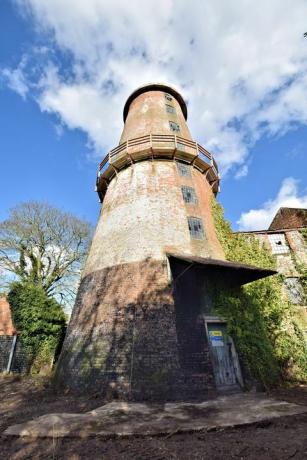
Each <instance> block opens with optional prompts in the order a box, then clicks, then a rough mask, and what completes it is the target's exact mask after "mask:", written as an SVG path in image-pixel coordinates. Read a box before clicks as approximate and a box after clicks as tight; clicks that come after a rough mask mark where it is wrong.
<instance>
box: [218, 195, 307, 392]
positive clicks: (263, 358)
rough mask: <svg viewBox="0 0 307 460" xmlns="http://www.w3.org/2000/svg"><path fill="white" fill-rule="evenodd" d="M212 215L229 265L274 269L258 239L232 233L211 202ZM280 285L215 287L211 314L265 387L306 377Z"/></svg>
mask: <svg viewBox="0 0 307 460" xmlns="http://www.w3.org/2000/svg"><path fill="white" fill-rule="evenodd" d="M212 210H213V217H214V222H215V226H216V231H217V236H218V238H219V241H220V242H221V244H222V247H223V249H224V251H225V256H226V258H227V259H228V260H231V261H235V262H241V263H245V264H250V265H255V266H259V267H262V268H271V269H275V266H276V262H275V259H274V257H273V256H272V255H271V254H270V252H269V251H268V250H267V248H266V247H265V246H264V245H263V244H261V243H260V242H259V240H258V239H257V238H256V237H254V236H253V235H244V234H240V233H232V229H231V226H230V224H229V222H227V221H226V220H225V219H224V215H223V209H222V207H221V206H220V205H219V204H218V203H217V202H216V201H215V200H214V201H213V202H212ZM282 284H283V278H282V276H281V275H274V276H270V277H267V278H263V279H261V280H258V281H255V282H253V283H249V284H247V285H245V286H243V287H241V288H238V289H233V290H232V291H229V290H227V291H225V290H223V289H220V288H219V289H216V292H215V293H214V306H215V309H216V311H217V312H218V313H219V314H220V315H222V316H223V317H224V318H225V319H226V320H227V327H228V331H229V334H230V335H232V336H233V338H234V340H235V342H236V346H237V349H238V352H239V354H240V355H241V357H242V359H243V361H244V363H245V364H246V366H247V367H248V369H249V371H250V373H251V374H252V375H253V376H254V377H255V378H256V379H257V380H259V381H260V382H262V383H263V384H264V386H266V387H270V386H272V385H274V384H276V383H277V382H278V381H279V379H280V378H281V377H284V378H285V377H286V378H296V379H301V380H304V379H306V378H307V363H306V359H305V356H306V355H305V353H306V350H304V339H303V336H302V332H301V331H300V329H299V327H298V325H297V324H296V323H295V321H294V319H293V312H292V306H291V305H290V303H289V302H288V301H287V300H286V299H285V297H284V295H283V291H282Z"/></svg>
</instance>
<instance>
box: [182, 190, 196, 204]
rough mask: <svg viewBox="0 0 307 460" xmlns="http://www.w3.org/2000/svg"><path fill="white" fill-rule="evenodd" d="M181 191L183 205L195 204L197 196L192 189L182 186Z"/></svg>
mask: <svg viewBox="0 0 307 460" xmlns="http://www.w3.org/2000/svg"><path fill="white" fill-rule="evenodd" d="M181 191H182V196H183V199H184V201H185V203H191V204H197V196H196V193H195V189H194V188H193V187H187V186H186V185H183V186H182V187H181Z"/></svg>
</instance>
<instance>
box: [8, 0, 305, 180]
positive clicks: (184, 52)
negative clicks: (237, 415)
mask: <svg viewBox="0 0 307 460" xmlns="http://www.w3.org/2000/svg"><path fill="white" fill-rule="evenodd" d="M15 1H16V3H17V4H18V6H19V9H20V11H21V12H23V13H25V14H28V13H30V14H28V16H27V17H29V18H31V20H33V21H34V23H35V25H36V28H37V31H38V33H39V34H40V35H41V37H40V38H41V40H42V39H43V37H44V35H43V34H44V33H46V32H47V34H46V36H45V37H46V38H45V46H44V63H45V64H46V66H45V65H42V66H41V72H40V78H38V77H37V74H36V75H35V77H33V76H32V77H31V78H32V80H31V84H32V86H31V87H32V88H33V87H34V88H35V97H36V98H37V100H38V102H39V104H40V107H41V109H42V110H45V111H48V112H54V113H57V114H58V116H59V118H60V120H61V122H63V123H65V124H66V125H67V126H68V127H69V128H72V129H74V128H78V129H82V130H83V131H84V132H86V133H87V134H88V136H89V140H90V142H91V144H92V145H94V146H95V150H96V151H97V150H99V149H107V148H110V147H113V146H114V145H116V144H117V142H118V139H119V136H120V129H121V111H122V108H123V104H124V102H125V99H126V97H127V96H128V95H129V93H130V92H131V91H132V90H134V89H135V88H136V87H137V86H140V85H142V84H144V83H148V82H150V81H163V82H166V83H170V84H173V85H175V86H177V87H178V89H179V90H181V91H182V93H183V95H184V97H185V98H186V99H188V102H189V112H190V113H189V125H190V127H191V130H192V133H193V134H194V137H195V138H196V139H197V140H198V141H199V142H200V143H203V144H204V145H205V146H206V147H207V148H208V149H211V150H212V151H213V152H214V153H215V154H216V158H217V160H218V163H219V165H220V166H221V167H222V169H223V171H227V170H229V169H230V168H231V167H235V169H238V171H237V173H236V176H237V177H242V176H243V175H244V174H246V172H247V168H246V166H245V163H246V161H247V158H248V151H249V149H250V147H251V146H252V145H253V144H254V143H255V141H256V140H258V139H259V138H260V137H261V136H262V135H264V134H266V135H271V136H272V135H276V134H279V133H283V132H286V131H287V130H288V129H291V128H292V127H293V125H295V124H297V123H307V105H306V104H304V101H305V95H306V90H307V77H306V76H305V75H306V69H307V40H306V39H304V38H303V32H305V28H306V20H305V19H306V17H307V3H306V2H305V1H304V0H297V1H296V3H295V7H293V2H292V1H291V0H282V1H281V2H280V0H271V1H270V2H267V0H258V2H254V1H253V0H237V1H236V2H229V1H226V0H222V1H219V2H216V1H215V0H208V1H206V2H198V1H196V0H194V1H191V2H186V1H185V0H176V1H175V0H148V1H146V2H144V1H141V0H131V1H129V2H127V1H126V0H113V1H112V2H108V1H106V0H87V1H83V2H82V1H77V2H76V1H75V0H66V1H65V2H63V1H62V0H15ZM50 36H51V40H50ZM47 37H48V38H47ZM48 49H49V52H48ZM55 49H57V50H61V51H62V52H64V53H65V60H64V61H65V64H64V63H63V61H61V59H59V58H58V55H59V52H58V51H57V52H55ZM40 59H41V58H40ZM48 60H49V63H48ZM50 62H53V64H50ZM11 72H15V71H14V70H12V71H11ZM33 78H34V80H35V82H34V86H33ZM21 81H22V80H21ZM29 84H30V83H28V85H29ZM37 84H38V86H37ZM11 87H12V85H11ZM24 89H25V88H24ZM16 90H17V87H16ZM25 94H26V93H25Z"/></svg>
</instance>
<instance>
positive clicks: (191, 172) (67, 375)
mask: <svg viewBox="0 0 307 460" xmlns="http://www.w3.org/2000/svg"><path fill="white" fill-rule="evenodd" d="M186 118H187V108H186V104H185V102H184V100H183V99H182V97H181V95H180V94H179V93H178V92H177V91H176V90H174V89H173V88H171V87H168V86H165V85H161V84H152V85H148V86H145V87H142V88H139V89H138V90H136V91H135V92H134V93H132V95H131V96H130V97H129V98H128V100H127V103H126V105H125V108H124V121H125V126H124V129H123V133H122V136H121V139H120V144H119V146H118V147H115V148H114V149H113V150H111V152H109V153H108V154H107V155H106V157H105V158H104V159H103V161H102V162H101V164H100V166H99V173H98V178H97V192H98V195H99V197H100V200H101V201H102V202H103V205H102V208H101V214H100V218H99V222H98V225H97V228H96V232H95V235H94V238H93V242H92V245H91V249H90V252H89V255H88V259H87V262H86V265H85V268H84V272H83V275H82V279H81V283H80V288H79V291H78V295H77V299H76V304H75V307H74V310H73V313H72V317H71V321H70V324H69V327H68V331H67V335H66V339H65V342H64V346H63V351H62V354H61V357H60V360H59V364H58V367H57V372H56V382H57V385H58V386H67V387H69V388H71V389H73V390H76V391H86V390H88V391H95V392H100V393H102V394H109V395H111V396H112V397H116V396H118V397H123V396H125V397H128V398H132V399H151V398H155V399H157V398H158V399H180V398H197V397H201V398H205V397H206V396H209V395H212V394H214V393H215V391H216V388H217V378H218V376H217V375H216V373H215V371H214V369H213V367H214V366H213V361H212V356H213V355H212V353H211V351H210V347H209V339H208V337H209V336H210V327H211V325H207V326H206V319H205V317H204V315H205V314H206V315H208V316H210V311H211V301H210V297H209V295H208V283H209V284H210V282H213V281H214V282H215V283H218V282H222V283H224V284H227V283H232V284H233V283H234V278H235V275H234V273H240V279H241V284H242V283H244V282H248V281H251V280H253V279H257V278H259V277H262V276H267V275H269V274H271V272H269V271H261V270H260V269H255V268H254V267H246V266H235V264H230V263H228V262H226V261H225V257H224V253H223V250H222V247H221V245H220V243H219V241H218V239H217V236H216V232H215V228H214V225H213V219H212V215H211V205H210V203H211V198H212V194H213V193H214V194H215V193H217V191H218V187H219V175H218V171H217V165H216V163H215V161H214V159H213V157H212V155H211V154H210V153H209V152H208V151H207V150H205V149H204V148H203V147H202V146H200V145H199V144H197V143H196V142H194V141H193V140H192V138H191V135H190V132H189V129H188V127H187V124H186ZM191 258H192V259H191ZM238 265H240V264H238ZM235 282H236V283H238V284H240V282H239V281H238V280H237V281H235ZM213 320H214V319H213ZM208 331H209V332H208ZM213 332H214V331H213ZM212 334H213V333H212V332H211V335H212ZM212 340H213V339H212ZM217 341H218V337H217V336H216V337H215V343H217ZM228 345H229V346H231V344H230V343H229V344H228ZM225 347H226V344H225ZM227 353H228V351H227ZM227 356H228V355H227ZM227 356H226V358H227ZM233 356H234V360H233V363H234V364H232V368H233V381H230V383H231V384H232V383H234V385H233V386H237V384H238V382H239V381H241V380H242V377H241V374H240V369H239V364H238V362H237V361H236V358H235V353H234V351H233ZM227 359H228V358H227ZM229 359H230V358H229Z"/></svg>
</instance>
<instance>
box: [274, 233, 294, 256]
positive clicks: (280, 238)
mask: <svg viewBox="0 0 307 460" xmlns="http://www.w3.org/2000/svg"><path fill="white" fill-rule="evenodd" d="M269 241H270V243H271V248H272V254H285V253H286V252H289V248H288V245H287V243H286V238H285V235H284V234H283V233H272V234H269Z"/></svg>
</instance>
